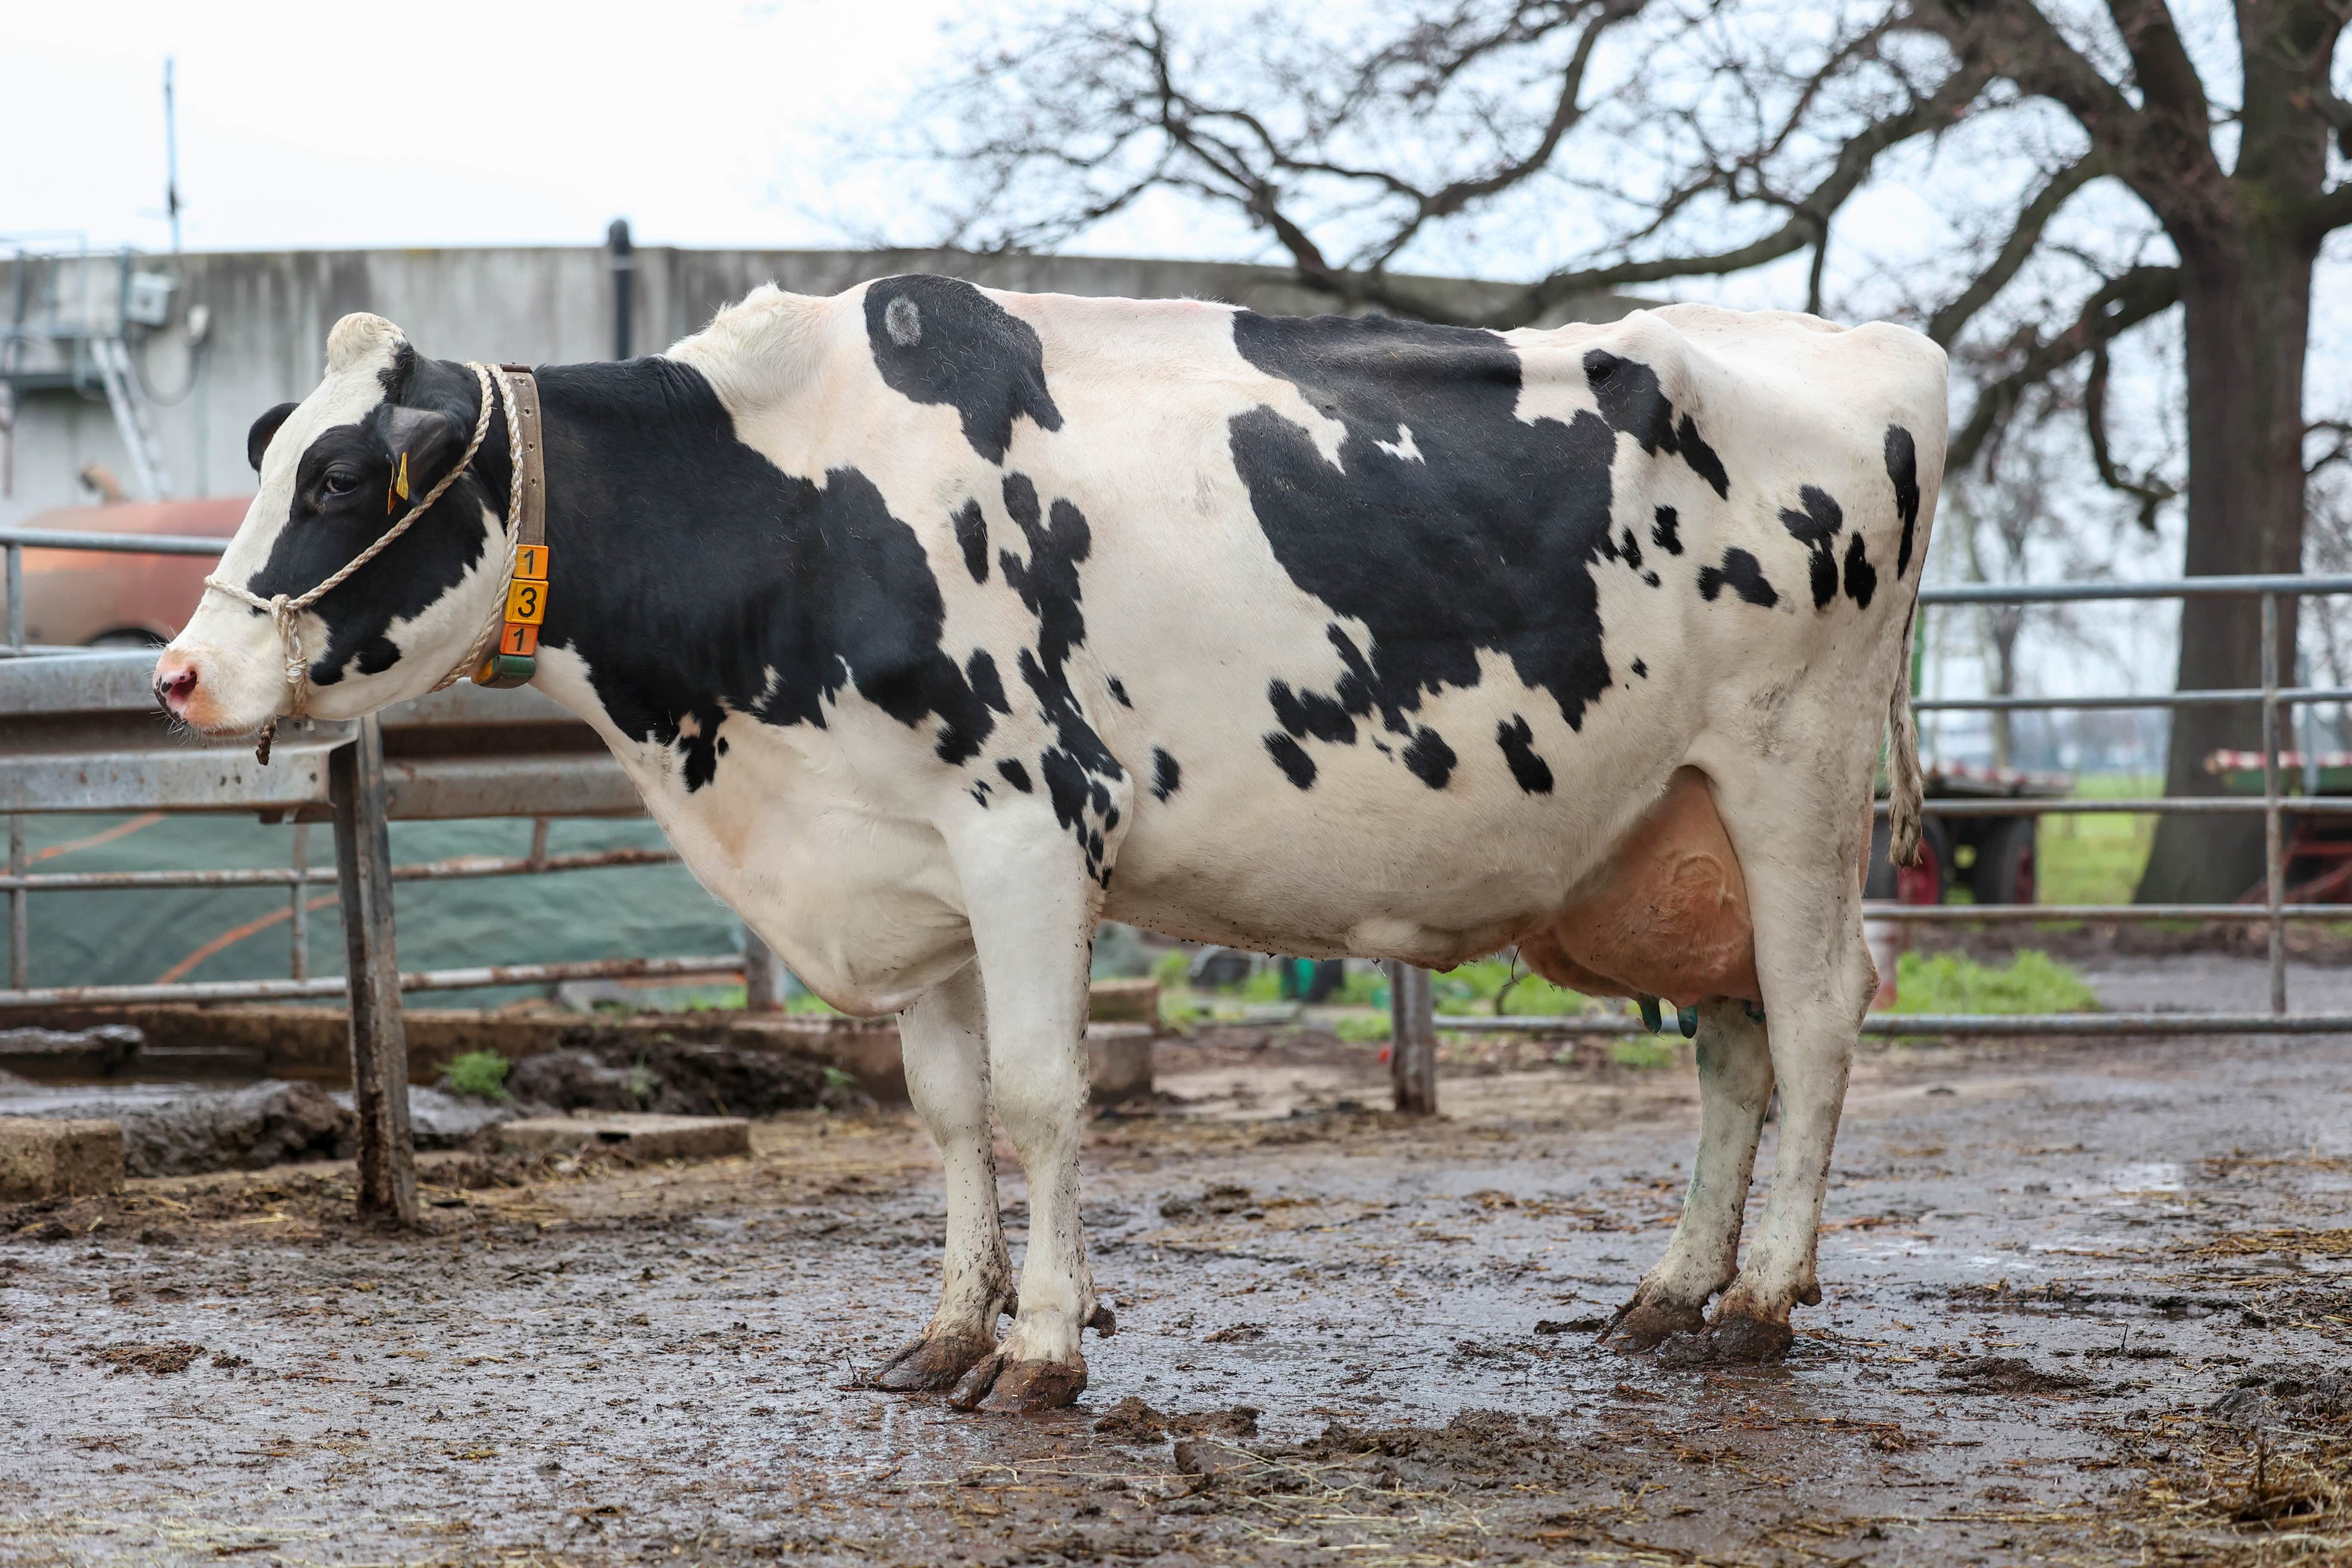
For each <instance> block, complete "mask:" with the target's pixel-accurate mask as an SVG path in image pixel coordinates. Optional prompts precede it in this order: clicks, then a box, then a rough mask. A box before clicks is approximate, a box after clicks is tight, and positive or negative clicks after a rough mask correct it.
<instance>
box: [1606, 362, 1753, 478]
mask: <svg viewBox="0 0 2352 1568" xmlns="http://www.w3.org/2000/svg"><path fill="white" fill-rule="evenodd" d="M1584 380H1585V384H1587V385H1588V386H1590V387H1591V388H1592V396H1593V400H1594V401H1595V402H1597V403H1599V404H1600V405H1601V417H1603V418H1604V419H1607V420H1608V421H1609V424H1610V427H1611V428H1612V429H1616V430H1622V431H1623V432H1624V433H1625V434H1626V435H1628V436H1631V437H1633V439H1634V440H1635V441H1637V442H1639V443H1640V444H1641V447H1642V450H1643V451H1644V452H1646V453H1648V454H1649V455H1651V456H1652V457H1655V456H1656V455H1657V454H1658V453H1660V452H1662V451H1663V452H1667V453H1671V454H1676V455H1679V456H1680V457H1681V458H1682V460H1683V461H1684V462H1685V463H1687V464H1689V465H1690V469H1691V472H1693V473H1695V474H1696V475H1697V476H1698V477H1699V478H1700V479H1705V480H1706V482H1707V483H1708V485H1710V486H1711V487H1713V489H1714V490H1715V493H1716V494H1717V495H1718V496H1720V497H1722V498H1724V499H1725V500H1729V499H1730V496H1731V476H1730V475H1728V474H1727V473H1725V472H1724V471H1723V459H1722V458H1719V457H1717V456H1716V451H1715V448H1714V447H1710V446H1708V445H1707V444H1706V441H1705V440H1704V439H1702V438H1701V437H1700V436H1699V433H1698V421H1697V420H1696V419H1693V418H1692V417H1691V416H1690V415H1689V414H1688V413H1687V412H1685V414H1684V415H1683V416H1682V421H1681V423H1680V424H1676V423H1675V405H1674V404H1673V402H1672V401H1671V400H1670V399H1669V398H1668V397H1667V396H1666V394H1665V389H1664V387H1662V386H1660V385H1659V384H1658V373H1657V372H1656V371H1654V370H1652V369H1651V368H1650V367H1649V366H1648V365H1645V364H1643V363H1641V362H1640V361H1638V360H1629V359H1620V358H1619V357H1618V356H1617V355H1615V354H1612V353H1609V352H1608V351H1607V350H1605V349H1594V350H1593V351H1592V352H1591V353H1588V354H1586V355H1585V356H1584Z"/></svg>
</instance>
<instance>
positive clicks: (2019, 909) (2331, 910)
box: [1862, 900, 2352, 926]
mask: <svg viewBox="0 0 2352 1568" xmlns="http://www.w3.org/2000/svg"><path fill="white" fill-rule="evenodd" d="M1862 910H1863V917H1864V919H1865V920H1874V921H1911V922H1913V923H1915V924H1927V925H1969V924H1973V923H1976V922H1979V921H2000V922H2007V923H2024V924H2032V925H2041V924H2045V923H2048V922H2051V921H2089V922H2091V923H2092V924H2095V925H2129V924H2136V923H2147V922H2151V921H2221V922H2224V923H2226V924H2230V925H2248V926H2253V925H2263V924H2266V923H2267V922H2268V921H2269V920H2270V918H2271V911H2270V909H2269V907H2268V906H2267V905H2263V904H1895V903H1885V902H1881V901H1879V900H1871V901H1869V902H1867V903H1865V904H1864V905H1863V906H1862ZM2278 912H2279V916H2280V918H2281V919H2283V920H2290V921H2352V904H2282V905H2281V906H2280V907H2279V911H2278Z"/></svg>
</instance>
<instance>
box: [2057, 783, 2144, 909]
mask: <svg viewBox="0 0 2352 1568" xmlns="http://www.w3.org/2000/svg"><path fill="white" fill-rule="evenodd" d="M2074 793H2075V795H2078V796H2080V797H2081V798H2083V799H2085V800H2125V799H2131V798H2141V799H2145V798H2146V797H2147V796H2150V795H2162V794H2163V793H2164V781H2163V780H2161V779H2155V778H2142V777H2137V776H2135V775H2132V774H2126V773H2095V774H2089V775H2086V776H2084V777H2083V778H2081V779H2078V780H2077V781H2076V782H2075V785H2074ZM2155 841H2156V818H2155V817H2153V816H2072V815H2067V816H2045V817H2042V819H2041V823H2040V826H2039V827H2038V828H2037V830H2036V831H2035V834H2034V839H2033V853H2034V879H2035V882H2036V884H2037V886H2036V889H2035V899H2036V901H2037V902H2040V903H2044V904H2127V903H2130V902H2131V901H2132V894H2133V892H2134V891H2135V890H2136V889H2137V888H2138V887H2139V878H2140V873H2141V872H2142V871H2143V870H2145V869H2147V852H2148V847H2149V846H2150V845H2152V844H2153V843H2154V842H2155Z"/></svg>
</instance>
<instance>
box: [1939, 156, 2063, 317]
mask: <svg viewBox="0 0 2352 1568" xmlns="http://www.w3.org/2000/svg"><path fill="white" fill-rule="evenodd" d="M2105 173H2106V166H2105V163H2102V162H2101V160H2100V157H2099V154H2097V153H2090V154H2088V155H2087V156H2085V157H2083V158H2079V159H2076V160H2075V161H2074V163H2069V164H2067V165H2066V166H2065V167H2064V168H2063V169H2061V170H2059V171H2058V172H2057V173H2056V174H2053V175H2052V176H2051V177H2050V179H2049V181H2048V183H2046V184H2043V185H2042V188H2041V189H2040V190H2039V191H2036V192H2035V193H2034V194H2033V199H2032V201H2030V202H2028V203H2026V205H2025V210H2024V211H2023V212H2022V213H2021V214H2019V215H2018V219H2017V223H2016V226H2014V227H2012V228H2011V230H2010V231H2009V238H2008V239H2007V240H2006V241H2005V242H2003V244H2002V245H2001V247H2000V255H1998V256H1996V257H1994V258H1993V260H1992V265H1991V266H1990V267H1988V268H1985V269H1984V270H1983V271H1982V272H1980V273H1979V274H1977V276H1976V277H1975V279H1972V280H1971V281H1970V282H1969V286H1968V287H1967V288H1966V289H1962V290H1961V291H1960V296H1959V298H1958V299H1957V300H1953V301H1952V302H1951V303H1950V304H1948V305H1947V306H1945V307H1944V308H1943V309H1942V310H1938V311H1937V312H1936V314H1935V316H1934V317H1933V318H1932V319H1931V320H1930V321H1928V322H1927V335H1928V336H1929V337H1931V338H1933V339H1935V340H1936V342H1938V343H1940V344H1942V345H1943V346H1944V347H1946V348H1950V347H1951V346H1952V340H1953V339H1955V338H1957V337H1958V336H1959V335H1960V329H1962V328H1963V327H1966V326H1967V325H1968V324H1969V321H1972V320H1974V319H1975V317H1976V314H1977V312H1978V311H1979V310H1983V309H1984V308H1985V307H1986V306H1987V305H1989V304H1990V303H1992V300H1993V297H1994V296H1995V295H1997V294H1999V293H2000V291H2001V290H2002V289H2005V288H2007V287H2008V286H2009V284H2010V280H2011V279H2014V278H2015V277H2016V276H2017V274H2018V270H2019V268H2022V267H2023V266H2024V265H2025V263H2026V261H2027V260H2028V259H2029V258H2031V257H2032V255H2033V251H2034V248H2035V247H2037V246H2039V245H2040V244H2041V243H2042V230H2043V229H2044V228H2046V227H2047V226H2049V223H2050V220H2051V219H2052V218H2053V217H2055V216H2058V209H2059V208H2060V207H2062V206H2064V205H2066V201H2067V198H2068V197H2070V196H2072V195H2074V193H2075V192H2076V191H2079V190H2081V189H2082V188H2083V187H2084V185H2086V184H2089V183H2090V182H2091V181H2093V180H2095V179H2097V178H2098V177H2099V176H2100V175H2101V174H2105Z"/></svg>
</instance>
